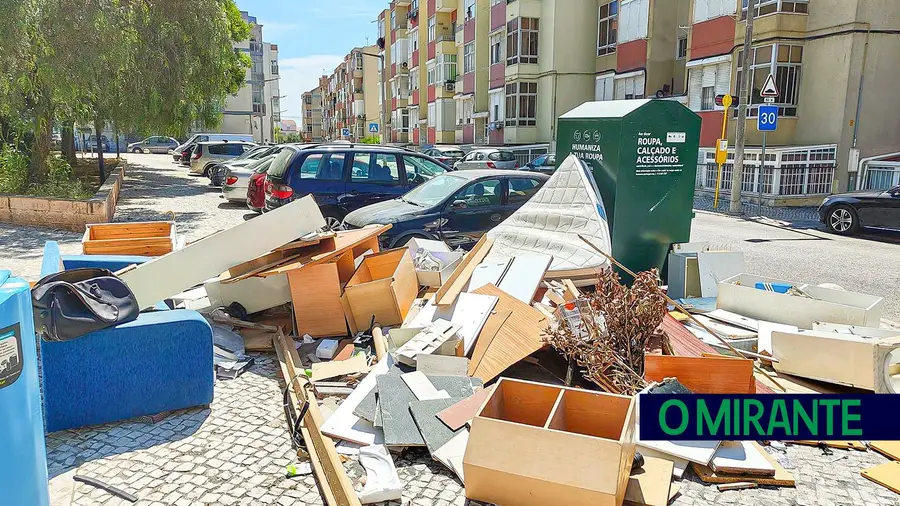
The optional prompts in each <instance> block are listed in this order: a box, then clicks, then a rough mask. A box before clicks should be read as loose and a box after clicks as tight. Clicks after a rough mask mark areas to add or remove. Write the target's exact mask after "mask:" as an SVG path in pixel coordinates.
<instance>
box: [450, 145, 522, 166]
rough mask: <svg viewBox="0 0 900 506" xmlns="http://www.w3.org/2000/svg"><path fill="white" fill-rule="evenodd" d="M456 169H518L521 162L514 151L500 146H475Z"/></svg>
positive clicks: (458, 163) (459, 162)
mask: <svg viewBox="0 0 900 506" xmlns="http://www.w3.org/2000/svg"><path fill="white" fill-rule="evenodd" d="M453 167H454V168H456V170H472V169H517V168H519V162H518V160H516V155H515V154H513V152H512V151H507V150H505V149H498V148H475V149H473V150H472V151H469V153H468V154H467V155H466V156H465V158H463V159H462V160H460V161H458V162H456V164H455V165H454V166H453Z"/></svg>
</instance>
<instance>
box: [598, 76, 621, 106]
mask: <svg viewBox="0 0 900 506" xmlns="http://www.w3.org/2000/svg"><path fill="white" fill-rule="evenodd" d="M615 77H616V76H615V74H613V73H609V74H602V75H599V76H597V77H595V78H594V100H597V101H608V100H613V98H614V96H615V89H616V87H615Z"/></svg>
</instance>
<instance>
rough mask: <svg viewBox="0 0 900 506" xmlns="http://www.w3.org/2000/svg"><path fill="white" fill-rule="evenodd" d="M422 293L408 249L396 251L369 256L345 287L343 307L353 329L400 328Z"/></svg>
mask: <svg viewBox="0 0 900 506" xmlns="http://www.w3.org/2000/svg"><path fill="white" fill-rule="evenodd" d="M418 292H419V283H418V281H417V278H416V269H415V266H414V265H413V261H412V257H411V256H410V255H409V249H407V248H405V247H404V248H397V249H392V250H388V251H383V252H381V253H376V254H373V255H368V256H366V257H365V258H364V259H363V261H362V263H360V265H359V268H357V269H356V272H354V273H353V277H351V278H350V281H348V282H347V286H346V287H344V295H343V299H344V306H345V309H346V310H347V311H349V313H348V314H347V319H348V320H351V319H352V322H351V327H354V326H355V327H356V328H359V329H368V328H369V325H370V324H371V322H372V317H373V316H374V317H375V323H376V324H377V325H379V326H387V325H400V324H401V323H403V319H404V318H406V314H407V313H408V312H409V308H410V307H411V306H412V303H413V301H414V300H415V298H416V295H417V294H418Z"/></svg>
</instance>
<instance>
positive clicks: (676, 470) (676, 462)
mask: <svg viewBox="0 0 900 506" xmlns="http://www.w3.org/2000/svg"><path fill="white" fill-rule="evenodd" d="M637 452H638V453H640V454H641V455H643V456H644V458H647V457H654V458H658V459H664V460H668V461H669V462H671V463H672V476H673V477H675V479H676V480H680V479H681V477H682V476H684V471H685V470H686V469H687V468H688V466H690V465H691V463H690V462H688V461H687V460H685V459H681V458H678V457H676V456H674V455H667V454H665V453H663V452H660V451H656V450H654V449H653V448H648V447H646V446H642V447H640V448H638V449H637Z"/></svg>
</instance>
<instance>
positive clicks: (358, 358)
mask: <svg viewBox="0 0 900 506" xmlns="http://www.w3.org/2000/svg"><path fill="white" fill-rule="evenodd" d="M368 371H369V363H368V360H366V356H365V355H363V354H357V355H354V356H353V357H351V358H349V359H347V360H338V361H335V360H332V361H329V362H318V363H315V364H313V365H312V374H311V375H310V377H309V379H310V381H314V382H315V381H321V380H326V379H329V378H336V377H338V376H344V375H345V374H355V373H366V372H368Z"/></svg>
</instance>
